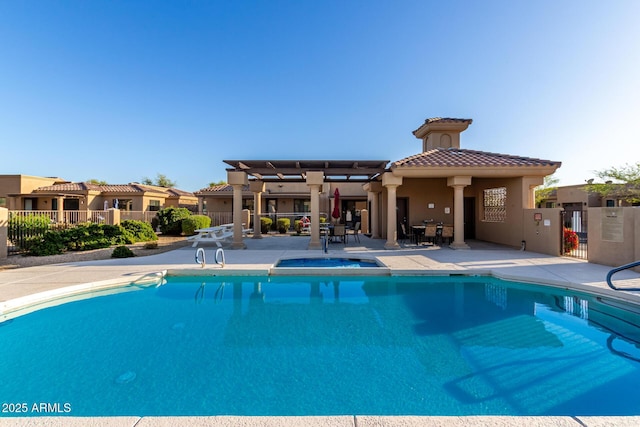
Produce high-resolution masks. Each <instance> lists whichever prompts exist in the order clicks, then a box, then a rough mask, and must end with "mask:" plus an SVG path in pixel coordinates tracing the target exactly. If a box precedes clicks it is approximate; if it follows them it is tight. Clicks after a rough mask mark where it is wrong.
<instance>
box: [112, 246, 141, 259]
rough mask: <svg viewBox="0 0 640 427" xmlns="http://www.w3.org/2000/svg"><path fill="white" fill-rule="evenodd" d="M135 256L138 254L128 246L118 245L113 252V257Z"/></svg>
mask: <svg viewBox="0 0 640 427" xmlns="http://www.w3.org/2000/svg"><path fill="white" fill-rule="evenodd" d="M134 256H136V254H134V253H133V251H132V250H131V249H129V248H128V247H126V246H118V247H116V248H115V249H114V250H113V253H112V254H111V258H130V257H134Z"/></svg>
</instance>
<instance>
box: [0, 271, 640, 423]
mask: <svg viewBox="0 0 640 427" xmlns="http://www.w3.org/2000/svg"><path fill="white" fill-rule="evenodd" d="M134 289H136V290H135V291H131V292H124V293H119V294H114V295H109V296H104V297H99V298H92V299H87V300H82V301H77V302H73V303H69V304H65V305H61V306H57V307H50V308H47V309H43V310H40V311H37V312H33V313H31V314H29V315H25V316H22V317H18V318H15V319H13V320H12V321H10V322H4V323H2V324H0V348H1V349H2V352H3V357H2V358H0V378H2V379H3V380H2V381H1V382H0V396H1V397H2V401H3V402H15V403H19V402H26V403H28V404H29V405H31V404H32V403H36V402H47V403H51V404H57V406H54V407H56V408H61V411H60V412H57V413H56V414H55V415H64V414H68V415H75V416H83V415H87V416H92V415H93V416H96V415H139V416H142V415H215V414H235V415H340V414H362V415H366V414H379V415H399V414H404V415H479V414H482V415H494V414H501V415H576V414H580V415H637V414H639V413H640V399H638V397H637V392H636V385H637V384H638V383H639V381H640V363H639V362H638V360H639V359H640V350H639V349H638V344H637V343H638V341H640V333H639V329H638V326H637V325H638V324H639V323H640V321H639V319H640V316H639V314H638V313H637V311H636V310H637V309H636V308H635V307H633V306H626V305H625V304H623V303H620V302H616V301H607V300H604V299H602V298H596V297H592V296H589V295H586V294H581V293H577V292H568V291H563V290H560V289H549V288H543V287H537V286H533V285H526V284H521V283H512V282H505V281H500V280H498V279H494V278H490V277H351V276H348V277H345V276H338V275H336V276H325V277H321V278H313V277H258V276H256V277H206V278H203V277H169V278H167V283H166V284H164V285H162V286H160V287H157V288H156V287H154V286H148V287H142V286H136V287H135V288H134ZM67 407H68V408H69V412H68V413H65V412H64V409H65V408H67ZM2 415H3V416H5V415H25V414H14V413H3V414H2ZM26 415H47V414H42V413H32V412H29V413H27V414H26ZM49 415H51V414H49Z"/></svg>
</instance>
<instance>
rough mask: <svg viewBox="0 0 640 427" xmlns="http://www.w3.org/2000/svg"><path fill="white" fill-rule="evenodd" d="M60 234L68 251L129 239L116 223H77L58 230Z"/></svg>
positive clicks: (105, 246) (104, 245)
mask: <svg viewBox="0 0 640 427" xmlns="http://www.w3.org/2000/svg"><path fill="white" fill-rule="evenodd" d="M60 234H61V237H62V239H63V241H64V243H65V246H66V248H67V250H70V251H88V250H91V249H101V248H108V247H109V246H111V245H114V244H122V243H125V242H127V241H129V239H127V236H126V235H125V233H124V230H123V229H122V227H120V226H117V225H102V224H94V223H87V224H78V225H76V226H75V227H73V228H68V229H66V230H62V231H60Z"/></svg>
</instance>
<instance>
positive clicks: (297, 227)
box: [293, 219, 302, 234]
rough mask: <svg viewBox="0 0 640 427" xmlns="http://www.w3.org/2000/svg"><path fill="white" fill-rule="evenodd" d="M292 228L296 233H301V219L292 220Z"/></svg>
mask: <svg viewBox="0 0 640 427" xmlns="http://www.w3.org/2000/svg"><path fill="white" fill-rule="evenodd" d="M293 228H294V229H295V230H296V233H297V234H300V233H302V221H301V220H299V219H296V220H295V221H294V222H293Z"/></svg>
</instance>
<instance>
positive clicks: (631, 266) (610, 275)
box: [607, 261, 640, 291]
mask: <svg viewBox="0 0 640 427" xmlns="http://www.w3.org/2000/svg"><path fill="white" fill-rule="evenodd" d="M639 266H640V261H635V262H631V263H629V264H625V265H621V266H620V267H616V268H614V269H612V270H611V271H609V272H608V273H607V285H609V287H610V288H611V289H613V290H616V291H640V288H617V287H615V286H613V283H612V282H611V277H612V276H613V275H614V274H615V273H617V272H619V271H622V270H628V269H630V268H634V267H639Z"/></svg>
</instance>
